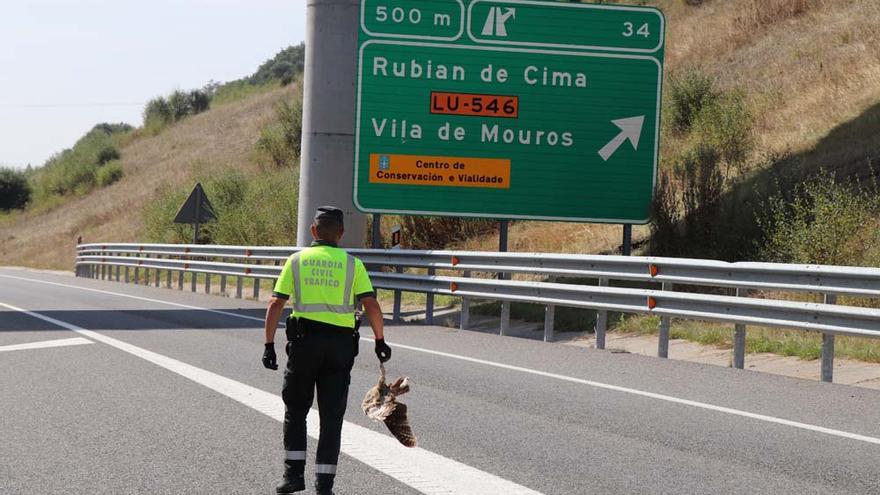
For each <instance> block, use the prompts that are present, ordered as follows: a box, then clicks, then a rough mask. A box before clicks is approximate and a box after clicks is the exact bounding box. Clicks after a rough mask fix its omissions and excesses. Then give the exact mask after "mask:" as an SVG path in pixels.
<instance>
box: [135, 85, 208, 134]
mask: <svg viewBox="0 0 880 495" xmlns="http://www.w3.org/2000/svg"><path fill="white" fill-rule="evenodd" d="M210 107H211V94H210V93H209V92H208V91H206V90H203V89H194V90H192V91H189V92H184V91H180V90H178V91H174V92H172V93H171V94H170V95H168V97H167V98H166V97H162V96H158V97H156V98H153V99H152V100H150V101H148V102H147V105H146V106H145V107H144V127H145V128H147V129H148V130H149V131H151V132H153V133H157V132H159V131H161V130H162V129H164V128H165V127H166V126H168V125H169V124H172V123H174V122H179V121H180V120H183V119H185V118H186V117H188V116H190V115H196V114H199V113H202V112H204V111H207V110H208V109H209V108H210Z"/></svg>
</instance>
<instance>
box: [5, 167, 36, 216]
mask: <svg viewBox="0 0 880 495" xmlns="http://www.w3.org/2000/svg"><path fill="white" fill-rule="evenodd" d="M30 199H31V187H30V185H29V184H28V181H27V177H26V176H25V174H24V172H21V171H18V170H14V169H11V168H6V167H2V168H0V211H7V212H8V211H10V210H18V209H23V208H24V207H25V206H26V205H27V203H28V201H30Z"/></svg>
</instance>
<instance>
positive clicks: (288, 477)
mask: <svg viewBox="0 0 880 495" xmlns="http://www.w3.org/2000/svg"><path fill="white" fill-rule="evenodd" d="M284 464H285V466H284V479H282V480H281V484H280V485H278V487H277V488H275V493H278V494H279V495H281V494H287V493H296V492H301V491H305V489H306V479H305V477H304V476H303V468H304V467H305V466H304V464H305V462H303V461H299V462H296V461H293V462H291V461H287V462H285V463H284ZM291 464H298V465H295V466H294V465H291Z"/></svg>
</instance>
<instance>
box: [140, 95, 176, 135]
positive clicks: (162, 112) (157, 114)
mask: <svg viewBox="0 0 880 495" xmlns="http://www.w3.org/2000/svg"><path fill="white" fill-rule="evenodd" d="M173 121H174V112H173V111H172V110H171V105H169V104H168V101H167V100H166V99H165V98H163V97H161V96H159V97H157V98H153V99H152V100H150V101H148V102H147V106H146V107H144V127H147V128H152V129H161V128H163V127H165V126H166V125H168V124H170V123H171V122H173Z"/></svg>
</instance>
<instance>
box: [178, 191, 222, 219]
mask: <svg viewBox="0 0 880 495" xmlns="http://www.w3.org/2000/svg"><path fill="white" fill-rule="evenodd" d="M215 218H217V217H216V216H215V215H214V207H213V206H211V202H210V201H208V196H206V195H205V190H204V189H202V185H201V184H196V187H194V188H193V190H192V192H191V193H189V197H188V198H186V201H184V202H183V206H181V207H180V210H178V212H177V216H176V217H174V223H205V222H207V221H208V220H214V219H215Z"/></svg>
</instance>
